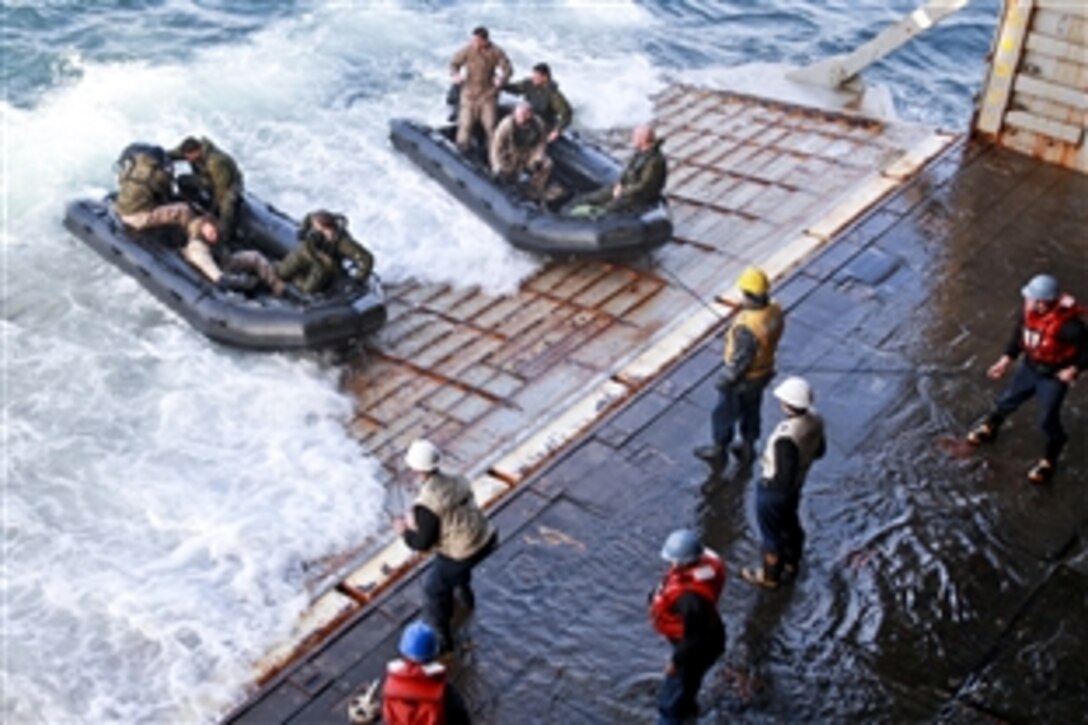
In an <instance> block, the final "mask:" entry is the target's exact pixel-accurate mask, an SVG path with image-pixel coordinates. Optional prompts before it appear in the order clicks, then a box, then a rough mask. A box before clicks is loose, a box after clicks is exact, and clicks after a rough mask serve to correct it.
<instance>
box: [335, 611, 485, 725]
mask: <svg viewBox="0 0 1088 725" xmlns="http://www.w3.org/2000/svg"><path fill="white" fill-rule="evenodd" d="M438 646H439V644H438V635H437V634H435V632H434V630H433V629H431V628H430V627H429V626H427V625H426V624H424V623H423V622H412V623H411V624H409V625H408V627H407V628H406V629H405V630H404V633H403V634H402V635H401V637H400V653H401V655H402V659H396V660H393V661H392V662H390V663H389V664H388V665H387V666H386V668H385V686H384V687H383V688H382V702H381V708H380V713H381V717H380V718H379V716H378V715H379V707H378V702H377V697H376V691H377V685H378V683H377V682H376V681H375V682H374V684H373V685H371V686H370V688H369V689H368V690H367V691H366V692H365V693H363V694H362V695H359V696H357V697H355V698H354V699H353V700H352V701H351V703H350V704H349V706H348V716H349V718H350V719H351V722H352V723H356V724H357V725H362V724H364V723H365V724H368V725H369V724H371V723H384V724H385V725H439V723H444V724H445V725H467V724H468V723H469V717H468V709H467V708H466V707H465V702H464V700H462V699H461V695H460V693H458V692H457V690H456V689H454V686H453V685H452V684H450V683H449V682H447V681H446V668H445V667H444V666H443V665H442V664H441V663H439V662H434V661H433V660H434V658H435V657H436V656H437V655H438Z"/></svg>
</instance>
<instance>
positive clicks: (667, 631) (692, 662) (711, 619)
mask: <svg viewBox="0 0 1088 725" xmlns="http://www.w3.org/2000/svg"><path fill="white" fill-rule="evenodd" d="M661 558H662V559H664V560H665V561H667V562H669V563H670V564H671V566H670V567H669V570H668V572H666V573H665V578H664V579H662V581H661V583H660V584H659V585H658V586H657V588H656V589H654V590H653V591H652V592H651V593H650V620H651V622H652V623H653V625H654V629H656V630H657V631H658V633H660V634H661V635H662V636H664V637H665V639H667V640H668V641H669V643H670V644H671V645H672V647H673V650H672V657H671V658H670V659H669V663H668V665H667V666H666V667H665V681H664V682H663V683H662V684H661V691H660V692H659V693H658V697H657V709H658V714H659V719H658V723H659V724H663V723H680V722H683V721H684V719H685V718H690V717H694V716H696V715H698V713H699V707H698V705H697V704H696V697H697V696H698V695H699V687H700V686H702V684H703V676H704V675H706V672H707V670H709V669H710V668H711V666H712V665H713V664H714V662H715V661H717V659H718V658H719V657H720V656H721V654H722V652H724V651H725V627H724V626H723V625H722V618H721V615H720V614H718V599H719V597H721V594H722V589H723V588H724V587H725V564H723V563H722V560H721V558H720V557H719V556H718V555H717V554H715V553H714V552H713V551H711V550H710V549H705V548H703V545H702V543H701V542H700V541H699V537H698V535H697V534H696V533H695V532H694V531H691V530H688V529H680V530H678V531H674V532H672V533H671V534H669V536H668V538H667V539H665V545H664V547H662V549H661Z"/></svg>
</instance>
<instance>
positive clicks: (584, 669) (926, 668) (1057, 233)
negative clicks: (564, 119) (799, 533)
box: [230, 145, 1088, 725]
mask: <svg viewBox="0 0 1088 725" xmlns="http://www.w3.org/2000/svg"><path fill="white" fill-rule="evenodd" d="M681 188H682V187H681ZM1086 195H1088V177H1084V176H1078V175H1076V174H1074V173H1071V172H1069V171H1065V170H1062V169H1058V168H1055V167H1051V166H1047V165H1045V164H1043V163H1041V162H1039V161H1036V160H1033V159H1030V158H1027V157H1023V156H1019V155H1017V154H1014V153H1011V152H1008V151H1002V150H1000V149H994V148H985V147H982V146H974V145H971V146H966V147H961V148H959V149H955V150H953V151H951V152H950V153H948V154H946V155H945V156H943V157H942V158H941V159H940V160H939V161H937V162H936V163H934V164H932V165H930V166H929V167H928V168H927V169H926V170H925V171H924V173H923V174H922V175H921V176H919V177H918V178H916V179H914V180H913V181H912V182H911V183H910V184H908V185H907V186H906V187H905V188H903V189H901V190H900V191H899V192H898V193H897V194H895V195H894V196H893V197H892V198H891V199H889V200H888V201H887V202H886V203H883V204H881V205H880V206H879V208H877V209H875V210H873V211H871V212H870V213H868V214H867V215H865V216H864V217H862V218H861V219H860V220H858V221H856V222H855V224H854V225H852V226H851V227H850V228H848V229H847V230H845V231H844V232H843V233H842V234H840V235H839V236H838V237H837V239H836V240H835V242H834V244H832V245H830V246H829V247H828V248H827V249H825V250H824V251H822V252H821V253H820V254H819V255H817V256H816V257H815V258H813V259H811V260H809V261H808V262H807V263H805V264H804V265H803V266H801V267H800V268H799V269H798V270H797V271H796V272H795V273H793V274H791V275H790V276H789V278H788V281H786V282H785V284H783V285H781V286H780V287H779V290H778V295H779V296H780V298H781V300H782V302H783V304H784V305H785V306H786V307H787V309H788V323H787V330H786V335H785V337H784V339H783V344H782V349H781V351H780V368H781V369H782V370H787V371H790V372H799V373H802V374H804V375H806V376H808V377H809V378H810V379H811V380H812V381H813V383H814V385H815V387H816V389H817V391H818V396H819V398H818V404H819V406H820V409H821V412H822V413H823V414H824V416H825V419H826V421H827V425H828V431H829V445H830V452H829V455H828V457H827V459H826V460H823V461H821V462H820V463H819V464H818V465H817V466H816V467H815V468H814V472H813V475H812V476H811V477H810V481H809V484H808V486H807V487H806V492H805V503H804V505H803V508H802V512H803V518H804V520H805V522H806V528H807V529H808V531H809V545H808V550H807V552H806V559H805V562H804V563H803V566H802V573H801V577H800V579H799V580H798V581H797V583H796V584H795V585H794V586H793V587H790V588H788V589H786V590H785V591H782V592H776V593H765V592H762V591H760V590H756V589H754V588H752V587H750V586H747V585H744V584H743V583H740V582H739V579H738V578H737V577H736V576H735V572H736V571H737V567H738V566H739V565H740V564H742V563H743V564H747V563H750V562H751V561H752V560H753V559H754V558H755V556H756V545H755V541H754V540H753V539H754V534H753V530H752V528H753V524H752V521H751V520H750V517H748V516H746V513H745V512H746V509H747V508H748V507H749V505H750V501H749V500H748V498H749V497H750V495H751V483H750V481H749V480H748V479H747V478H741V479H739V480H735V481H733V482H732V483H727V484H722V485H716V486H711V487H709V488H706V487H703V486H701V485H700V484H701V483H702V482H703V481H704V480H705V479H706V470H705V467H704V465H703V464H702V462H700V461H698V460H696V459H695V458H694V457H692V456H691V445H692V444H693V443H694V442H697V441H700V440H702V439H703V437H704V436H705V435H707V429H708V418H709V411H710V407H711V406H712V405H713V403H714V399H715V394H714V387H713V385H714V377H715V375H716V374H717V373H718V372H719V371H720V366H721V363H720V354H721V343H720V340H719V339H717V337H715V338H713V339H707V340H705V341H704V342H703V343H702V344H700V345H698V346H697V348H696V350H695V351H694V352H692V353H690V354H688V355H686V356H685V357H684V359H683V360H682V361H681V362H679V363H678V364H674V365H672V366H670V368H669V369H668V370H667V371H666V372H665V373H664V374H663V375H662V376H660V377H659V378H658V379H657V380H656V381H655V382H653V383H652V384H650V385H648V386H646V387H644V388H643V390H642V391H641V392H640V394H639V395H637V396H635V397H634V398H633V399H632V400H631V401H630V402H629V403H628V404H627V405H625V406H623V408H622V409H621V410H620V411H618V412H617V413H616V414H614V415H610V416H607V417H606V418H605V419H604V420H603V421H601V422H599V423H598V424H597V425H596V426H594V427H593V428H592V429H591V430H590V431H589V432H587V433H585V434H584V435H582V436H580V438H579V440H578V442H577V443H576V444H575V445H574V446H572V447H571V448H569V449H567V450H566V451H564V452H563V453H562V454H561V456H560V457H559V459H558V460H557V461H555V462H554V463H551V464H548V465H547V466H545V467H544V468H543V469H542V470H540V471H538V472H536V473H535V474H533V475H531V476H530V477H528V479H527V480H526V481H525V482H524V483H523V484H522V485H521V486H520V487H519V488H518V490H517V491H516V492H514V493H513V494H511V495H509V496H507V497H506V498H505V499H504V500H503V502H502V503H501V505H500V506H499V507H498V510H497V512H495V514H494V516H493V518H494V521H495V523H496V525H497V526H498V528H499V529H500V531H501V532H502V536H503V543H502V544H501V546H500V548H499V550H498V551H497V552H496V553H495V554H494V555H493V556H492V557H491V558H489V559H488V560H487V561H485V562H484V563H483V564H482V565H481V567H480V568H479V570H478V572H477V576H476V580H475V581H476V590H477V597H478V602H479V606H478V609H477V611H476V613H475V616H474V617H473V619H472V620H471V621H470V622H468V623H467V624H465V625H463V627H462V630H461V637H462V644H461V647H460V648H459V652H458V657H457V658H456V660H455V663H454V680H455V682H457V684H458V685H459V686H460V688H461V689H462V692H463V693H465V694H466V697H467V699H468V701H469V703H470V706H471V708H472V710H473V714H474V718H475V720H474V721H476V722H481V723H508V722H542V723H571V722H585V723H598V722H599V723H612V722H649V721H651V720H652V717H653V715H652V713H653V697H654V691H655V689H656V686H657V683H658V682H659V680H660V676H661V675H660V669H661V666H662V665H663V663H664V661H665V657H666V656H667V647H666V645H665V644H664V643H663V642H662V641H661V640H660V638H658V637H657V636H656V635H655V634H654V633H653V632H652V630H651V629H650V627H649V625H648V623H647V621H646V615H645V611H644V607H645V599H646V592H647V591H648V589H649V588H650V587H651V586H652V585H653V584H654V583H655V582H656V581H657V579H658V578H659V577H660V575H661V571H662V564H661V562H660V560H659V559H658V554H657V552H658V547H659V546H660V542H661V540H663V538H664V536H665V535H666V533H667V532H668V531H669V530H671V529H673V528H675V527H677V526H680V525H692V524H693V523H695V524H696V525H699V526H700V527H701V528H702V529H703V530H704V531H706V532H707V537H708V543H709V544H710V545H711V546H713V547H715V548H716V549H717V550H718V551H720V552H721V553H722V554H723V556H724V558H725V560H726V561H727V563H728V566H729V567H730V569H731V572H732V574H731V579H730V581H729V583H728V585H727V587H726V591H725V594H724V597H723V600H722V603H721V605H720V609H721V611H722V613H723V616H724V617H725V619H726V625H727V631H728V633H729V644H728V649H727V655H726V658H725V659H724V661H723V662H722V664H721V665H720V667H719V668H717V669H716V670H715V671H714V672H713V673H712V675H711V676H710V677H709V678H708V680H707V683H706V685H705V686H704V690H703V696H702V698H701V700H702V704H703V708H704V718H709V721H710V722H726V721H756V722H765V721H768V720H770V721H782V722H784V721H816V722H845V721H852V722H856V721H870V720H888V719H890V720H893V721H904V722H914V721H940V722H947V723H959V722H999V721H1014V722H1015V721H1023V722H1028V721H1039V722H1043V721H1045V722H1071V721H1077V720H1079V719H1081V718H1082V717H1083V713H1084V712H1085V708H1088V699H1086V697H1088V687H1086V686H1085V685H1086V681H1088V680H1086V675H1085V670H1084V661H1083V653H1084V651H1085V647H1086V643H1088V629H1086V625H1085V619H1084V617H1083V608H1084V602H1085V597H1088V550H1086V548H1085V545H1084V542H1083V540H1081V539H1078V531H1083V530H1084V527H1085V525H1086V524H1088V508H1086V499H1085V497H1084V495H1083V486H1082V484H1083V482H1084V480H1086V478H1088V451H1086V450H1085V449H1084V447H1083V446H1082V445H1081V446H1078V445H1076V444H1075V443H1073V444H1072V445H1070V447H1069V450H1068V451H1067V454H1066V456H1065V459H1064V460H1063V464H1062V467H1061V468H1060V473H1059V476H1058V477H1057V478H1056V480H1055V481H1054V483H1053V484H1052V485H1051V486H1049V487H1046V488H1043V489H1040V488H1038V487H1032V486H1030V485H1028V484H1027V483H1026V482H1025V481H1024V478H1023V473H1024V471H1025V470H1026V466H1027V465H1028V464H1029V463H1030V462H1031V460H1033V456H1034V455H1036V454H1037V449H1038V445H1039V443H1038V441H1037V440H1036V438H1035V435H1034V431H1032V430H1030V428H1031V411H1030V410H1024V411H1021V413H1020V415H1019V416H1017V419H1016V421H1015V422H1014V424H1013V427H1012V429H1010V430H1009V432H1008V433H1007V434H1003V439H1002V442H1001V445H999V446H997V447H995V448H993V449H989V450H987V451H986V452H985V453H984V454H980V455H977V456H971V457H970V458H968V459H957V458H955V457H952V456H948V455H945V454H944V453H942V452H941V449H940V446H939V445H936V444H937V443H939V442H940V440H941V439H942V438H943V437H952V438H955V437H959V436H962V434H963V431H965V430H966V429H967V427H968V426H969V424H970V423H971V421H972V420H973V419H975V418H976V417H977V416H978V415H980V414H981V412H982V411H984V410H985V407H986V405H987V401H988V399H989V396H990V395H992V394H993V392H994V389H995V388H996V385H995V384H994V383H992V382H990V381H987V380H986V378H985V375H984V369H985V367H986V364H988V362H987V361H988V360H989V359H990V358H991V357H994V356H996V355H997V354H999V352H1000V349H1001V345H1002V344H1003V341H1004V339H1005V336H1006V335H1007V328H1008V326H1009V325H1010V324H1011V317H1010V316H1009V314H1012V313H1015V311H1016V310H1017V309H1018V307H1017V306H1018V297H1017V291H1018V290H1019V288H1020V286H1021V285H1022V284H1023V282H1024V279H1025V277H1026V276H1029V275H1030V274H1032V273H1033V272H1034V271H1035V270H1037V269H1041V268H1046V269H1054V270H1057V271H1058V273H1059V275H1060V276H1061V278H1062V279H1063V280H1064V281H1066V283H1067V284H1068V285H1069V291H1071V292H1073V293H1074V294H1076V295H1078V296H1080V297H1084V296H1085V295H1088V288H1085V287H1084V284H1085V280H1088V254H1086V251H1088V247H1086V245H1088V239H1086V238H1085V237H1084V233H1083V232H1084V229H1085V225H1086V224H1088V216H1086V213H1088V207H1086V206H1085V205H1084V199H1085V198H1086ZM689 234H690V232H689ZM689 247H692V248H693V247H694V245H682V246H678V247H677V248H676V250H674V254H677V255H683V254H684V253H685V250H688V249H689ZM688 253H690V254H692V255H695V254H703V255H706V254H707V252H704V251H699V252H696V251H688ZM712 254H715V255H719V256H725V254H724V252H722V251H716V252H713V253H712ZM591 269H592V270H594V271H592V272H588V273H586V276H585V277H582V276H581V275H579V273H578V271H577V270H575V269H572V268H570V267H567V266H564V265H559V266H557V267H553V268H552V269H550V270H549V271H548V272H547V273H545V275H543V276H542V278H541V279H553V280H554V282H553V283H552V289H555V288H556V287H561V286H562V284H563V280H578V283H577V284H578V285H581V287H580V288H581V289H584V288H587V287H588V286H590V285H591V284H592V281H593V280H599V279H601V278H602V277H608V276H609V275H613V274H621V273H628V274H633V273H630V272H626V270H627V268H625V267H617V268H615V269H608V268H605V267H591ZM559 270H561V271H562V272H561V273H560V271H559ZM549 275H555V276H554V277H550V276H549ZM570 284H571V285H572V287H574V286H577V285H575V284H574V283H573V282H571V283H570ZM668 289H670V288H669V286H668V285H666V284H665V283H664V281H662V283H661V286H660V288H659V291H658V292H657V293H656V294H658V295H667V294H668V293H667V292H665V290H668ZM444 294H448V293H444ZM524 295H525V299H527V300H539V299H541V295H539V293H538V292H527V293H524ZM555 297H556V298H558V297H559V295H555ZM518 298H519V299H521V298H522V296H519V297H518ZM545 299H547V301H548V302H549V303H552V302H553V299H552V298H545ZM620 324H621V323H619V322H615V321H610V325H608V326H605V327H604V329H605V330H607V329H610V327H611V326H619V325H620ZM720 327H721V325H719V329H720ZM388 364H390V365H395V363H388ZM601 367H602V368H603V367H604V366H601ZM496 370H502V367H501V366H496ZM531 386H532V383H531V382H529V383H526V384H525V387H523V388H521V389H520V391H514V392H512V393H510V394H507V395H505V396H503V397H505V398H506V399H508V400H518V399H522V398H519V397H518V396H519V395H523V394H524V391H525V390H531V389H532V388H531ZM1083 393H1084V391H1083V390H1080V389H1079V388H1077V389H1074V390H1073V391H1072V393H1071V395H1070V397H1069V400H1068V401H1067V405H1066V412H1067V416H1066V417H1067V425H1068V426H1069V428H1070V436H1071V442H1073V441H1077V440H1080V441H1081V442H1083V440H1084V426H1085V425H1086V423H1088V418H1086V417H1085V410H1086V408H1085V397H1084V395H1083ZM502 410H503V411H505V410H506V409H505V408H503V409H502ZM510 410H514V409H510ZM514 412H515V413H516V412H517V411H516V410H515V411H514ZM493 414H494V413H490V414H488V413H485V414H484V415H485V416H487V415H493ZM773 415H774V413H773V401H770V400H768V401H767V402H766V416H767V418H768V420H770V419H772V417H773ZM765 426H766V423H765ZM446 440H447V443H455V442H456V441H457V440H458V438H457V436H456V435H452V436H450V437H449V438H447V439H446ZM459 450H462V451H468V450H472V449H470V448H467V447H466V448H461V449H459ZM465 455H467V454H465ZM878 473H879V475H877V474H878ZM1078 542H1079V543H1078ZM419 579H420V578H419V577H418V576H415V575H413V576H409V577H405V578H403V579H401V580H400V581H398V582H397V583H396V584H395V585H394V586H392V587H390V588H389V589H387V590H386V591H385V592H384V593H381V594H379V595H378V596H376V597H375V598H374V600H373V601H372V603H371V604H370V606H367V607H365V608H363V609H362V610H360V611H359V613H357V614H356V615H355V616H354V618H353V619H352V621H351V623H350V625H349V626H347V627H344V628H342V629H341V630H340V631H339V633H338V634H337V636H336V637H335V638H333V639H331V640H329V641H328V642H327V643H326V644H325V645H323V646H322V647H321V648H319V649H317V650H315V651H313V652H311V653H309V654H307V655H306V656H305V657H304V658H303V659H302V660H301V661H299V662H298V663H296V664H295V665H294V666H293V667H292V668H291V669H289V670H287V671H286V672H284V673H282V674H281V675H279V676H278V677H277V678H275V679H274V680H273V681H272V682H271V683H269V685H268V686H267V687H266V688H265V689H264V690H262V691H261V692H260V693H258V694H257V695H256V696H255V697H253V698H252V699H251V700H249V701H248V702H247V703H245V704H244V705H243V706H242V707H241V708H240V709H239V710H238V711H237V712H236V713H234V715H232V717H231V718H230V720H231V721H232V722H236V723H246V724H248V723H260V724H262V725H264V724H266V723H273V722H292V723H307V724H310V723H330V724H331V723H342V722H343V721H344V719H345V714H346V706H347V702H348V700H349V699H350V697H351V696H352V694H353V693H354V692H355V691H357V689H358V688H360V686H361V685H363V684H364V683H366V682H368V681H369V680H371V679H374V678H376V677H378V676H380V673H381V672H382V671H383V669H382V668H383V666H384V663H385V662H386V661H387V660H388V659H390V658H392V657H393V656H394V652H395V646H396V641H397V638H398V636H399V633H400V630H401V628H402V626H403V625H404V623H405V622H407V621H408V620H409V619H411V618H413V617H415V616H418V613H419V607H420V603H421V601H422V593H421V591H420V580H419ZM875 599H883V600H884V607H883V608H877V609H875V610H874V609H869V608H868V607H871V606H873V600H875Z"/></svg>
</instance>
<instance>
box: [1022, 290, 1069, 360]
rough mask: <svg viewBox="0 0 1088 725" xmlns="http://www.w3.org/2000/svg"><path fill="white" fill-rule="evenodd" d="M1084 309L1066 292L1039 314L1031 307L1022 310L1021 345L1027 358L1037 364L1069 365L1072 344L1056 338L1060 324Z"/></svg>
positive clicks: (1060, 327)
mask: <svg viewBox="0 0 1088 725" xmlns="http://www.w3.org/2000/svg"><path fill="white" fill-rule="evenodd" d="M1083 312H1084V308H1082V307H1080V306H1079V305H1078V304H1077V303H1076V301H1075V300H1074V299H1073V298H1072V297H1071V296H1069V295H1062V296H1061V299H1059V300H1058V304H1056V305H1054V306H1053V307H1052V308H1050V309H1049V310H1047V311H1046V312H1045V313H1043V314H1041V315H1040V314H1037V313H1036V312H1035V311H1034V310H1030V309H1029V310H1027V311H1026V312H1025V313H1024V333H1023V335H1022V336H1021V345H1022V347H1023V348H1024V353H1025V354H1026V355H1027V357H1028V360H1031V361H1032V362H1033V363H1038V364H1039V365H1049V366H1053V367H1058V368H1060V367H1065V366H1067V365H1071V364H1072V363H1073V361H1074V360H1075V359H1076V356H1077V347H1076V345H1071V344H1069V343H1068V342H1063V341H1062V340H1060V339H1059V338H1058V333H1059V332H1060V330H1061V329H1062V325H1064V324H1065V323H1066V322H1069V321H1070V320H1073V319H1076V318H1077V317H1079V316H1080V315H1081V314H1082V313H1083Z"/></svg>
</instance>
